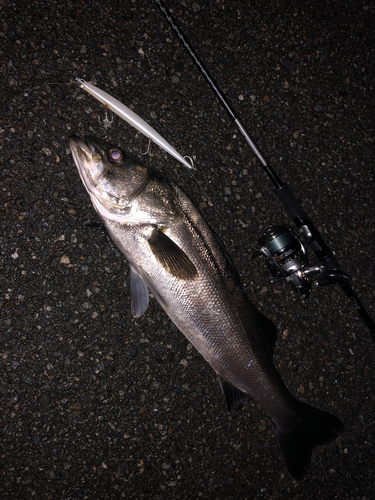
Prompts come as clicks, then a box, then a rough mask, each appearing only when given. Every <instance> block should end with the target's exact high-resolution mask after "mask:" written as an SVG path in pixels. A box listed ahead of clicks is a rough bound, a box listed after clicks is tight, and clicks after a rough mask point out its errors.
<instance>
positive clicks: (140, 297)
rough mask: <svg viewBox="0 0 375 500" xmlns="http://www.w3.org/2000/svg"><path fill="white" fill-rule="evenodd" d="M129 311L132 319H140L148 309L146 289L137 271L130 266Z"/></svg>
mask: <svg viewBox="0 0 375 500" xmlns="http://www.w3.org/2000/svg"><path fill="white" fill-rule="evenodd" d="M130 291H131V311H132V315H133V318H140V317H141V316H142V314H143V313H144V312H145V311H146V310H147V308H148V302H149V298H148V288H147V285H146V283H145V282H144V281H143V279H142V278H141V276H140V273H139V272H138V270H137V269H136V268H135V267H133V266H130Z"/></svg>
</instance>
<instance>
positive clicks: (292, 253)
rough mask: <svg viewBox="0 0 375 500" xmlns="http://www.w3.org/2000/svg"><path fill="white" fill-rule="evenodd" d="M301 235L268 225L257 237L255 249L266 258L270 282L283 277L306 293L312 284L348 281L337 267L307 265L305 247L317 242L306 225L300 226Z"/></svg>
mask: <svg viewBox="0 0 375 500" xmlns="http://www.w3.org/2000/svg"><path fill="white" fill-rule="evenodd" d="M299 231H300V235H301V236H303V238H304V241H303V242H302V240H301V237H300V235H299V234H298V233H297V231H295V230H294V229H291V228H289V227H287V226H286V225H285V224H284V225H280V226H271V227H270V228H268V229H267V230H266V231H265V232H264V233H263V235H262V236H261V238H260V239H259V240H258V245H259V247H260V248H258V249H257V250H258V251H259V252H260V253H261V254H262V255H263V256H264V257H265V258H266V262H267V265H268V268H269V270H270V272H271V274H272V275H273V276H274V279H273V280H271V282H272V283H275V282H277V281H281V280H284V279H285V280H286V281H287V282H288V283H290V284H291V285H292V287H293V288H294V289H295V290H296V291H297V292H299V293H300V294H303V295H309V294H310V292H311V288H312V285H313V284H315V285H316V286H323V285H328V284H335V283H339V284H343V283H348V281H349V276H348V275H347V274H346V273H344V272H342V271H340V270H339V269H333V270H328V269H327V267H326V266H325V265H324V264H323V263H319V264H310V263H309V259H308V254H307V249H308V246H309V245H310V244H311V245H314V244H316V241H315V240H314V238H313V236H312V234H311V232H310V230H309V228H308V226H307V225H301V226H300V227H299Z"/></svg>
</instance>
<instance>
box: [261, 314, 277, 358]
mask: <svg viewBox="0 0 375 500" xmlns="http://www.w3.org/2000/svg"><path fill="white" fill-rule="evenodd" d="M258 319H259V323H260V326H261V328H262V331H263V338H264V340H265V342H264V347H265V348H266V350H267V351H268V352H269V354H270V356H273V352H274V349H275V345H276V339H277V327H276V325H275V323H273V322H272V321H271V320H270V319H268V318H267V317H266V316H264V314H262V313H261V312H260V311H258Z"/></svg>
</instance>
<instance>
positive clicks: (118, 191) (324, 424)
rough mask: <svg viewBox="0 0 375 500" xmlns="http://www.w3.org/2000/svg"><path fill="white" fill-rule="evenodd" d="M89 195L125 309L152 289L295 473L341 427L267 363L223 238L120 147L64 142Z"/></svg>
mask: <svg viewBox="0 0 375 500" xmlns="http://www.w3.org/2000/svg"><path fill="white" fill-rule="evenodd" d="M70 148H71V151H72V154H73V158H74V161H75V164H76V166H77V169H78V172H79V175H80V177H81V179H82V182H83V184H84V185H85V188H86V189H87V191H88V193H89V195H90V198H91V201H92V203H93V205H94V207H95V210H96V211H97V213H98V215H99V216H100V218H101V219H102V220H103V222H104V224H105V226H106V229H107V231H108V232H109V234H110V236H111V237H112V239H113V241H114V242H115V244H116V245H117V247H118V248H119V249H120V251H121V252H122V253H123V254H124V255H125V257H126V259H127V261H128V262H129V266H130V276H131V278H130V284H131V310H132V313H133V316H134V317H140V316H141V315H142V314H143V313H144V311H145V310H146V309H147V307H148V300H149V294H148V289H149V290H151V292H152V293H153V295H154V296H155V297H156V299H157V301H158V302H159V304H160V305H161V306H162V308H163V309H164V310H165V311H166V313H167V314H168V316H169V317H170V319H171V320H172V321H173V323H174V324H175V325H176V326H177V327H178V328H179V329H180V330H181V332H182V333H183V334H184V335H185V336H186V337H187V339H188V340H189V342H191V343H192V344H193V345H194V347H195V348H196V349H197V350H198V351H199V352H200V354H201V355H202V356H203V357H204V358H205V360H206V361H207V362H208V363H209V364H210V365H211V366H212V368H213V369H214V371H215V372H216V374H217V376H218V379H219V383H220V387H221V389H222V392H223V395H224V398H225V400H226V403H227V405H228V408H229V409H232V408H233V407H235V406H236V405H237V404H238V403H239V402H241V401H243V400H244V398H245V397H246V394H249V395H250V396H251V397H252V398H254V399H255V401H257V402H258V403H259V405H260V406H261V407H262V408H263V410H264V411H265V412H266V413H268V415H269V416H270V417H271V418H272V420H273V421H274V422H275V424H276V428H277V434H278V438H279V441H280V446H281V449H282V453H283V456H284V459H285V463H286V465H287V468H288V470H289V472H290V474H291V475H292V476H293V477H294V478H299V477H301V476H302V475H303V474H304V473H305V472H306V469H307V466H308V464H309V461H310V458H311V453H312V449H313V448H314V447H315V446H317V445H321V444H325V443H327V442H330V441H332V440H333V439H335V438H336V437H337V435H338V433H339V432H340V431H341V430H342V427H343V425H342V423H341V421H340V420H339V419H338V418H336V417H334V416H333V415H331V414H329V413H326V412H324V411H322V410H318V409H317V408H313V407H311V406H309V405H306V404H304V403H302V402H300V401H298V400H297V399H295V398H294V397H293V396H292V395H291V394H290V392H289V391H288V389H287V388H286V386H285V384H284V382H283V381H282V379H281V377H280V375H279V374H278V372H277V370H276V368H275V366H274V365H273V363H272V348H271V347H270V344H271V338H272V337H275V335H276V328H275V326H274V325H273V323H272V322H271V321H270V320H268V319H267V318H265V316H263V315H262V314H261V313H260V312H259V311H258V310H257V309H256V307H255V306H254V305H253V304H252V303H251V302H250V300H249V299H248V298H247V296H246V295H245V293H244V291H243V289H242V286H241V284H240V280H239V276H238V273H237V271H236V269H235V267H234V265H233V264H232V262H231V260H230V258H229V256H228V254H227V252H226V250H225V248H224V246H223V244H222V243H221V242H220V240H219V239H218V238H217V236H216V235H215V233H214V232H213V231H212V229H211V228H210V227H209V226H208V224H207V223H206V222H205V221H204V219H203V217H202V216H201V214H200V213H199V212H198V210H197V209H196V207H195V206H194V205H193V204H192V202H191V201H190V200H189V198H188V197H187V196H186V194H185V193H184V192H183V191H182V190H181V189H180V188H179V187H178V186H177V185H175V184H174V183H173V182H171V181H169V180H168V179H166V178H165V177H163V176H162V175H161V174H160V173H158V172H157V171H155V170H153V169H152V168H150V167H148V166H147V165H145V164H143V163H141V162H139V161H138V160H136V159H134V158H132V157H131V156H129V155H128V154H127V153H125V152H124V151H123V150H121V149H120V148H118V147H116V146H113V145H111V144H109V143H107V142H105V141H101V140H99V139H96V138H93V137H89V138H87V139H86V141H85V142H84V141H82V140H81V139H80V138H79V137H77V136H72V137H71V139H70Z"/></svg>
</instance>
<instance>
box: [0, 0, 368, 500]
mask: <svg viewBox="0 0 375 500" xmlns="http://www.w3.org/2000/svg"><path fill="white" fill-rule="evenodd" d="M172 4H173V9H172V12H173V14H174V16H176V17H177V18H178V20H179V24H180V26H181V28H182V29H183V30H184V32H185V34H186V35H187V36H188V38H189V39H190V41H191V42H192V43H193V44H194V46H195V48H196V50H197V51H198V53H199V55H200V56H201V58H202V59H203V60H204V61H205V63H206V65H207V67H208V68H209V69H210V71H211V72H212V73H213V75H214V76H215V79H216V80H217V82H219V84H220V86H221V87H222V89H223V90H224V91H225V93H226V95H227V97H228V98H229V100H230V101H231V102H232V104H233V106H234V108H235V109H236V111H237V112H238V113H239V115H240V117H241V119H242V120H243V122H244V123H245V125H246V126H247V128H248V129H249V131H250V133H251V134H252V135H253V137H254V138H255V140H256V141H257V143H258V145H259V147H260V148H261V150H262V152H263V154H264V155H265V156H266V157H267V158H268V159H269V160H270V162H271V164H272V165H273V166H274V168H275V169H276V171H277V172H278V174H279V175H280V176H281V178H282V179H283V180H284V181H285V182H288V183H289V184H290V185H291V186H292V187H293V190H294V192H295V194H296V196H297V197H298V198H300V199H301V200H302V205H303V207H304V208H305V210H306V211H307V212H308V213H309V214H310V215H311V216H312V218H313V219H314V221H315V223H316V225H317V226H318V227H319V229H320V230H321V232H322V234H323V236H324V238H325V240H326V242H327V243H328V244H329V245H330V246H331V247H332V248H333V249H334V251H335V253H336V255H337V257H338V258H339V260H340V262H341V265H342V268H343V270H345V271H347V272H348V273H349V274H350V275H351V276H352V285H353V288H354V289H355V290H356V291H357V292H358V294H359V295H360V297H361V299H362V301H363V303H364V304H365V305H366V307H367V309H368V311H369V313H370V314H371V315H372V317H374V316H375V310H374V306H375V304H374V276H375V268H374V255H375V232H374V228H375V206H374V205H375V203H374V198H375V196H374V188H375V182H374V165H373V149H374V43H373V42H374V39H373V27H374V23H375V20H374V2H373V0H369V1H362V0H352V1H341V2H337V1H333V0H324V1H319V0H318V1H311V0H306V1H301V2H296V1H295V2H286V1H281V0H280V1H276V0H271V1H268V2H267V1H262V0H259V1H253V2H242V1H240V0H232V1H225V0H216V1H213V0H211V1H203V0H196V1H195V2H193V3H191V2H187V1H175V2H171V1H168V2H167V5H168V6H169V7H170V8H171V7H172ZM0 25H1V28H0V30H1V32H0V37H1V45H0V54H1V55H0V68H1V76H2V82H3V84H2V92H1V96H0V102H1V115H0V148H1V149H0V157H1V172H0V201H1V203H0V207H1V211H0V214H1V233H0V237H1V256H0V257H1V266H2V270H1V275H0V280H1V292H0V305H1V307H0V315H1V316H0V321H1V322H0V325H1V326H0V329H1V336H0V374H1V386H0V393H1V394H0V395H1V403H0V408H1V409H0V413H1V428H0V432H1V441H0V458H1V469H0V491H1V493H0V497H1V499H4V500H5V499H20V500H21V499H22V500H23V499H28V500H29V499H30V498H37V499H40V500H42V499H43V500H47V499H48V500H49V499H90V500H91V499H96V500H97V499H100V500H104V499H117V498H127V499H137V500H138V499H151V498H152V499H155V500H156V499H185V498H189V499H199V498H212V499H228V500H229V499H233V500H234V499H241V500H243V499H272V500H273V499H284V498H285V499H304V500H306V499H316V498H320V499H340V500H342V499H352V500H357V499H358V500H370V499H373V498H374V483H375V476H374V470H375V451H374V442H375V427H374V403H375V397H374V387H375V376H374V371H375V366H374V355H375V345H374V342H372V341H371V339H370V338H369V336H368V332H367V329H366V327H365V326H364V324H363V322H362V321H361V319H360V318H359V316H358V314H357V313H356V311H355V309H354V307H353V305H352V304H351V303H350V301H349V300H348V299H347V298H346V296H345V295H344V294H343V292H342V291H341V289H340V288H339V287H329V288H328V287H327V288H322V289H317V290H314V291H313V293H312V295H311V296H310V298H308V299H302V298H301V297H299V296H298V295H297V294H296V293H295V292H294V291H293V290H292V289H291V288H290V287H289V285H287V284H280V283H279V284H275V285H271V284H270V281H269V280H270V276H269V274H268V270H267V267H266V265H265V262H264V261H263V260H262V258H260V259H255V260H254V259H252V258H251V256H252V253H253V250H252V245H253V244H254V243H255V241H256V240H257V239H258V238H259V237H260V235H261V233H262V230H264V229H266V228H267V227H268V226H269V225H272V224H276V223H284V222H290V220H289V219H288V217H287V215H286V213H285V211H284V210H283V209H282V207H281V206H280V203H279V201H278V200H277V198H276V197H275V196H274V194H273V193H272V184H271V182H270V181H269V180H268V178H267V176H266V175H265V173H264V172H263V170H262V169H261V168H259V166H258V163H257V160H256V159H255V158H254V156H253V154H252V152H251V151H250V149H249V148H248V146H247V145H246V143H245V142H244V140H243V139H242V138H241V137H239V133H238V131H237V129H236V128H235V126H234V125H233V124H232V123H231V122H230V120H229V119H228V117H227V115H226V114H225V112H224V110H223V109H222V108H221V107H220V105H219V103H218V102H217V100H216V98H215V97H214V95H213V94H212V92H211V90H210V89H209V88H208V86H207V84H206V82H205V81H204V80H203V78H202V77H201V75H200V74H199V73H198V71H197V69H196V68H195V66H194V65H193V64H192V62H191V61H190V59H189V57H188V56H187V54H186V53H185V51H184V50H183V49H182V48H181V47H180V46H179V43H178V41H177V39H176V38H175V36H174V34H173V33H172V32H171V30H170V29H169V27H168V25H167V23H166V21H165V20H164V18H163V16H162V15H161V13H160V12H159V10H158V9H157V7H156V6H155V5H154V3H153V2H152V1H151V0H149V1H147V2H136V1H134V0H132V1H130V0H126V1H123V2H120V1H109V0H108V1H106V2H101V1H85V0H81V1H67V2H49V1H44V0H34V1H30V2H15V1H7V0H2V1H1V2H0ZM76 77H80V78H84V79H86V80H88V81H92V82H93V83H95V84H96V85H97V86H99V87H100V88H102V89H104V90H106V91H107V92H109V93H110V94H112V95H114V96H115V97H117V98H119V99H121V100H122V101H123V102H124V103H126V104H127V105H128V106H132V107H133V109H134V111H135V112H136V113H138V114H139V115H140V116H142V117H143V118H144V119H145V120H146V121H148V122H149V123H150V124H151V125H152V126H153V127H154V128H155V129H157V130H158V131H159V132H160V133H161V134H162V135H163V136H164V137H165V138H166V139H167V140H168V141H169V142H171V143H172V144H173V145H174V146H175V147H176V149H177V150H178V151H179V152H181V153H182V154H184V155H189V156H191V157H195V164H196V167H197V172H196V177H197V179H198V181H199V183H200V184H201V185H203V186H204V191H205V192H202V190H201V189H200V188H198V187H197V185H196V184H195V183H194V182H193V181H192V178H191V177H190V175H189V173H188V172H187V170H185V169H184V168H183V167H182V166H181V165H179V164H177V163H176V162H175V161H174V160H173V158H171V157H169V156H167V155H166V154H165V153H164V151H161V150H159V149H158V148H157V147H156V146H152V147H151V155H149V156H148V158H147V161H148V162H149V163H150V164H152V165H153V166H155V167H158V168H160V169H161V170H162V171H163V172H164V173H166V174H167V175H169V176H170V177H171V178H173V179H174V180H175V181H177V182H178V183H179V184H180V185H181V186H182V187H183V188H184V189H185V191H186V192H187V193H188V194H189V196H190V197H191V198H192V200H193V201H194V202H195V203H196V204H197V205H198V206H199V207H200V209H201V211H202V213H203V214H204V216H205V217H206V219H207V220H208V221H209V222H210V224H211V225H212V226H213V227H214V229H215V230H216V231H217V232H218V234H219V235H220V237H221V238H222V239H223V241H224V242H225V244H226V246H227V248H228V251H229V253H230V255H231V256H232V258H233V260H234V262H235V264H236V266H237V267H238V270H239V272H240V275H241V278H242V280H243V283H244V286H245V288H246V290H247V292H248V294H249V296H250V298H251V300H252V301H253V302H254V303H255V304H256V305H257V306H258V307H259V308H260V309H261V310H262V311H263V312H264V313H265V314H266V315H267V316H268V317H270V318H271V319H272V320H273V321H275V323H276V324H277V325H278V328H279V337H278V342H277V346H276V351H275V359H274V361H275V364H276V366H277V367H278V369H279V370H280V372H281V374H282V376H283V378H284V380H285V382H286V384H287V385H288V387H289V388H290V390H291V392H292V393H293V394H295V395H296V396H298V398H299V399H301V400H302V401H305V402H308V403H310V404H313V405H315V406H318V407H320V408H322V409H325V410H328V411H330V412H332V413H334V414H335V415H337V416H339V417H340V418H341V419H342V421H343V422H344V423H345V432H344V433H343V434H342V436H341V437H340V438H339V439H337V440H336V441H335V442H334V443H332V444H331V445H328V446H325V447H321V448H317V449H316V450H315V453H314V455H313V459H312V463H311V467H310V470H309V472H308V474H307V475H306V476H305V478H304V479H302V480H301V481H299V482H296V481H294V480H292V479H291V477H290V476H289V475H288V473H287V471H286V468H285V466H284V463H283V460H282V458H281V453H280V450H279V445H278V442H277V438H276V435H275V428H274V425H273V423H272V422H271V421H270V419H269V418H268V417H267V415H265V414H264V412H263V411H262V410H261V409H260V408H259V407H258V406H257V405H255V404H254V403H253V402H252V401H249V402H248V403H247V404H245V405H244V406H243V407H242V408H241V409H239V410H238V411H236V412H234V413H233V414H230V415H229V414H228V413H227V411H226V409H225V406H224V404H223V400H222V397H221V394H220V391H219V387H218V385H217V382H216V380H215V377H214V375H213V373H212V370H211V369H210V367H209V366H208V365H207V364H206V363H205V362H204V360H203V359H202V358H201V357H200V356H199V355H198V354H197V353H196V352H195V351H194V350H193V349H191V346H190V345H189V343H188V342H187V341H186V340H185V338H184V337H183V335H182V334H180V332H179V331H178V330H177V329H176V328H175V327H174V326H173V325H172V324H171V322H170V321H169V319H168V317H167V316H166V315H165V314H164V312H163V311H162V310H161V309H160V307H159V306H158V305H157V304H156V302H155V301H154V300H152V301H151V304H150V307H149V309H148V311H147V312H146V313H145V315H144V316H143V317H142V318H140V319H138V320H134V319H132V317H131V314H130V297H129V276H128V268H127V265H126V262H124V260H123V258H122V257H121V255H120V254H119V253H118V252H117V251H116V250H115V249H114V247H113V245H111V244H110V243H109V242H108V241H107V239H106V237H105V235H103V234H101V233H100V232H97V231H95V230H93V229H91V228H89V227H87V223H89V222H97V221H98V219H97V216H96V214H95V211H94V209H93V208H92V206H91V204H90V200H89V197H88V195H87V193H86V191H85V189H84V187H83V185H82V183H81V181H80V179H79V177H78V174H77V170H76V168H75V166H74V163H73V160H72V157H71V155H70V152H69V148H68V138H69V136H70V134H72V133H78V134H81V135H85V134H95V135H97V136H99V137H102V138H107V139H109V140H110V141H111V142H113V143H114V144H118V145H121V146H122V147H124V149H127V150H128V151H129V152H132V153H133V154H134V155H136V156H138V157H139V158H145V157H141V156H140V153H141V152H144V151H145V150H146V149H147V140H146V139H145V138H144V137H142V136H140V134H138V133H137V132H136V131H135V130H134V129H133V128H131V127H130V126H128V125H127V124H125V123H124V122H123V121H122V120H120V119H119V118H118V117H116V116H115V117H114V120H113V123H112V124H111V125H110V126H109V127H107V128H105V127H104V126H103V125H102V124H101V123H99V121H98V119H100V120H101V122H102V120H103V118H104V108H103V106H102V105H100V104H99V103H98V102H96V101H95V100H94V99H93V98H92V97H91V96H89V95H87V94H86V93H85V92H84V91H83V90H81V89H79V88H77V87H76V86H74V85H72V84H71V82H72V81H73V80H74V79H75V78H76ZM205 193H207V194H208V195H209V200H208V199H207V196H206V194H205Z"/></svg>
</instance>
